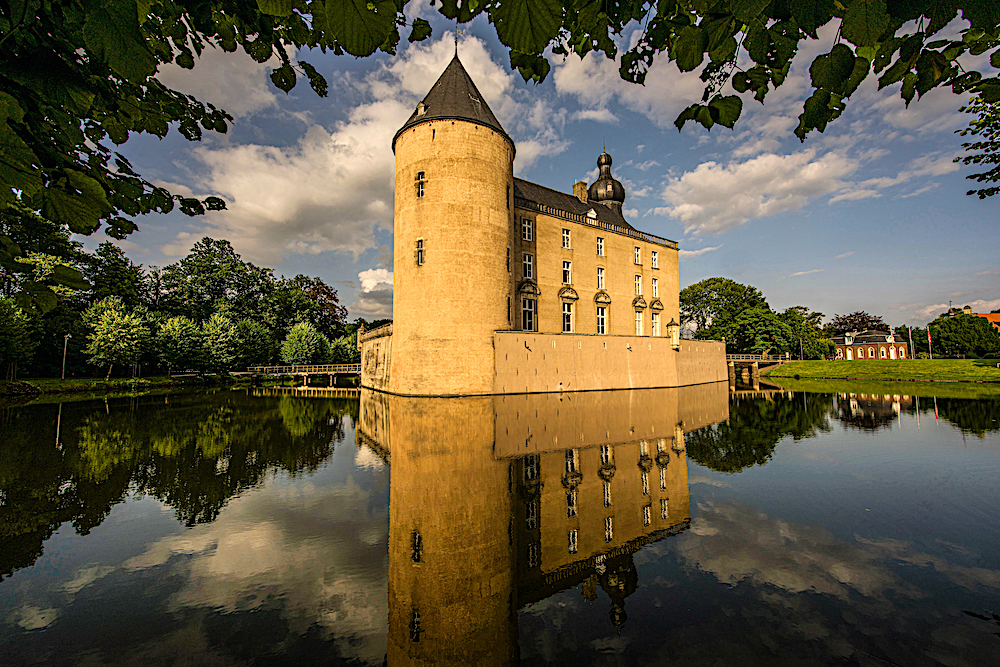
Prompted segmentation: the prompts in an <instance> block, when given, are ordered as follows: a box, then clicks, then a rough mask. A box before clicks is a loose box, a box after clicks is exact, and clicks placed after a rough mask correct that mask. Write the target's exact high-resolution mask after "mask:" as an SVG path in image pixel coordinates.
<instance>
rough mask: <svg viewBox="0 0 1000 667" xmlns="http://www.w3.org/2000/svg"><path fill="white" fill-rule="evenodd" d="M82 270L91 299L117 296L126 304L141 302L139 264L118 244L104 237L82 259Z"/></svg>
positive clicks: (129, 305) (141, 287) (134, 305)
mask: <svg viewBox="0 0 1000 667" xmlns="http://www.w3.org/2000/svg"><path fill="white" fill-rule="evenodd" d="M83 274H84V276H86V278H87V280H88V281H89V282H90V289H91V293H92V294H93V299H94V300H95V301H100V300H101V299H104V298H106V297H109V296H119V297H121V299H122V302H123V303H124V305H125V306H126V307H127V308H135V307H136V306H138V305H139V304H140V303H141V302H142V293H143V285H142V281H143V275H142V266H139V265H136V264H133V263H132V260H130V259H129V258H128V257H127V256H126V255H125V253H124V252H123V251H122V249H121V248H119V247H118V246H116V245H115V244H113V243H111V242H110V241H105V242H104V243H102V244H101V245H99V246H97V250H96V251H95V252H94V254H93V256H92V257H90V258H89V261H87V262H86V264H85V266H84V269H83Z"/></svg>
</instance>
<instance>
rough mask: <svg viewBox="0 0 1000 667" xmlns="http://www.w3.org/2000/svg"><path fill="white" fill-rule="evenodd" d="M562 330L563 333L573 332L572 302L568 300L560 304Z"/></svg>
mask: <svg viewBox="0 0 1000 667" xmlns="http://www.w3.org/2000/svg"><path fill="white" fill-rule="evenodd" d="M562 330H563V333H573V304H572V303H569V302H568V301H564V302H563V305H562Z"/></svg>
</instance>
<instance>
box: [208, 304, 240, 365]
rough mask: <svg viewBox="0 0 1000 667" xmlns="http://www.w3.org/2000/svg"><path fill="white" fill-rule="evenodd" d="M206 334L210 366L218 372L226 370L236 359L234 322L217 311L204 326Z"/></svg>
mask: <svg viewBox="0 0 1000 667" xmlns="http://www.w3.org/2000/svg"><path fill="white" fill-rule="evenodd" d="M202 329H203V332H204V336H205V350H206V351H207V352H208V363H209V367H210V368H211V369H212V370H214V371H217V372H225V371H228V370H229V369H231V368H232V367H233V362H235V361H236V355H237V350H236V332H235V329H234V327H233V323H232V322H231V321H230V320H229V318H228V317H226V316H225V315H223V314H221V313H215V314H213V315H212V317H210V318H209V319H208V321H207V322H205V325H204V327H203V328H202Z"/></svg>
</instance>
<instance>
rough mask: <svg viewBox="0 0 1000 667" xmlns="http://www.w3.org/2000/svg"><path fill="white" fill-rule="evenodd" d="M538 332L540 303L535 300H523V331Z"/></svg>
mask: <svg viewBox="0 0 1000 667" xmlns="http://www.w3.org/2000/svg"><path fill="white" fill-rule="evenodd" d="M537 330H538V302H536V301H535V300H534V299H528V298H522V299H521V331H537Z"/></svg>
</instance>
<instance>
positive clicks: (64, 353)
mask: <svg viewBox="0 0 1000 667" xmlns="http://www.w3.org/2000/svg"><path fill="white" fill-rule="evenodd" d="M70 338H72V336H70V335H69V334H66V335H65V336H63V367H62V379H63V380H65V379H66V346H67V345H68V344H69V339H70Z"/></svg>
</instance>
